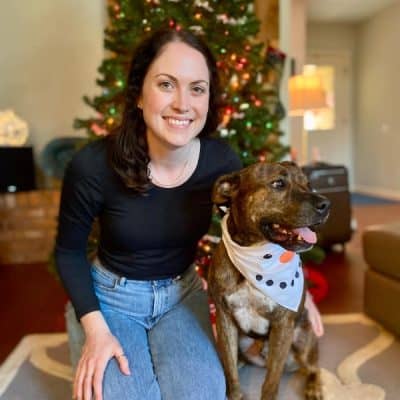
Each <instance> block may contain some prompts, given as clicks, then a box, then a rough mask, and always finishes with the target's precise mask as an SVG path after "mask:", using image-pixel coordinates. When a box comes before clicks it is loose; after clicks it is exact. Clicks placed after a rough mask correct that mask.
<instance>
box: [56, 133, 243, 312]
mask: <svg viewBox="0 0 400 400" xmlns="http://www.w3.org/2000/svg"><path fill="white" fill-rule="evenodd" d="M200 143H201V146H200V156H199V161H198V164H197V167H196V169H195V171H194V173H193V174H192V176H191V177H190V178H189V179H188V180H187V181H186V182H185V183H183V184H182V185H181V186H178V187H175V188H161V187H157V186H152V187H151V188H150V189H149V191H148V192H147V194H146V195H140V194H133V193H132V192H130V191H129V190H128V189H126V188H125V187H124V185H123V183H122V181H121V179H120V178H119V177H118V176H117V175H116V174H115V173H114V171H113V170H112V169H111V167H110V166H109V164H108V161H107V148H106V146H107V141H106V140H104V139H101V140H98V141H95V142H92V143H90V144H88V145H87V146H86V147H84V148H83V149H82V150H80V151H79V152H78V153H77V154H76V155H75V156H74V157H73V159H72V161H71V162H70V164H69V165H68V167H67V170H66V173H65V177H64V182H63V188H62V195H61V204H60V213H59V225H58V234H57V241H56V264H57V269H58V272H59V274H60V277H61V280H62V282H63V284H64V286H65V288H66V290H67V292H68V294H69V296H70V299H71V301H72V304H73V306H74V308H75V311H76V314H77V316H78V318H80V317H82V316H83V315H84V314H86V313H88V312H91V311H95V310H99V304H98V301H97V297H96V295H95V292H94V288H93V283H92V278H91V272H90V263H89V261H88V259H87V255H86V254H87V240H88V236H89V233H90V231H91V227H92V224H93V221H94V219H95V218H96V217H98V218H99V224H100V238H99V247H98V258H99V260H100V261H101V263H102V264H103V265H104V266H106V268H108V269H109V270H110V271H113V272H115V273H116V274H118V275H120V276H124V277H126V278H128V279H136V280H152V279H164V278H169V277H174V276H176V275H179V274H181V273H182V272H183V271H184V270H185V269H186V268H187V267H188V266H189V265H190V264H191V263H192V262H193V260H194V257H195V252H196V247H197V242H198V240H199V239H200V238H201V237H202V236H203V235H204V234H205V233H206V232H207V230H208V228H209V225H210V219H211V210H212V203H211V190H212V185H213V183H214V181H215V180H216V178H218V177H219V176H220V175H223V174H226V173H229V172H232V171H235V170H237V169H239V168H240V167H241V162H240V160H239V158H238V156H237V155H236V153H234V152H233V150H232V149H231V148H230V147H229V146H228V145H227V144H226V143H224V142H222V141H220V140H218V139H211V138H201V139H200Z"/></svg>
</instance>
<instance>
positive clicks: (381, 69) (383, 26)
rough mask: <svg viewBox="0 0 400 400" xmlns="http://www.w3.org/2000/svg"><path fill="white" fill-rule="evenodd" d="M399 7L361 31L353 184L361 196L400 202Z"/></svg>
mask: <svg viewBox="0 0 400 400" xmlns="http://www.w3.org/2000/svg"><path fill="white" fill-rule="evenodd" d="M399 22H400V4H399V3H397V4H395V5H393V6H391V7H389V8H387V9H385V10H383V11H382V12H380V13H379V14H378V15H376V16H375V17H374V18H372V19H370V20H368V21H366V22H364V23H363V24H361V25H360V26H359V29H358V32H357V33H358V37H357V44H358V46H357V57H356V59H357V66H356V77H357V80H356V86H357V91H356V97H357V109H356V118H357V131H356V132H357V133H356V137H355V146H356V149H357V157H356V181H357V184H358V187H359V188H360V189H362V190H364V191H367V192H371V193H376V194H382V195H388V196H390V195H392V196H393V197H397V198H400V163H399V153H400V76H399V71H400V52H399V44H400V23H399Z"/></svg>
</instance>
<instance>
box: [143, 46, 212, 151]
mask: <svg viewBox="0 0 400 400" xmlns="http://www.w3.org/2000/svg"><path fill="white" fill-rule="evenodd" d="M209 75H210V74H209V70H208V67H207V63H206V60H205V58H204V56H203V55H202V54H201V53H200V52H199V51H197V50H195V49H194V48H192V47H190V46H188V45H187V44H185V43H182V42H171V43H168V44H167V45H166V46H165V48H164V49H163V50H162V51H161V53H160V55H159V56H158V57H157V58H156V59H155V60H154V61H153V63H152V64H151V65H150V68H149V70H148V71H147V74H146V76H145V78H144V82H143V87H142V93H141V96H140V98H139V102H138V106H139V107H140V108H141V109H142V110H143V118H144V121H145V123H146V125H147V132H146V134H147V139H148V141H149V143H150V142H154V141H157V142H159V143H160V144H162V145H164V146H167V147H169V148H177V147H181V146H184V145H186V144H187V143H189V142H190V140H191V139H193V138H194V137H196V136H197V135H198V134H199V133H200V132H201V130H202V129H203V127H204V124H205V122H206V119H207V112H208V104H209V96H210V94H209V92H210V90H209V89H210V88H209V86H210V76H209Z"/></svg>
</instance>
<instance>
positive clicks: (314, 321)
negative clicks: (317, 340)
mask: <svg viewBox="0 0 400 400" xmlns="http://www.w3.org/2000/svg"><path fill="white" fill-rule="evenodd" d="M304 307H305V308H306V309H307V311H308V319H309V320H310V323H311V327H312V329H313V331H314V333H315V334H316V335H317V337H321V336H322V335H323V334H324V324H323V323H322V319H321V314H320V312H319V311H318V308H317V306H316V305H315V303H314V300H313V298H312V296H311V294H310V292H308V291H307V292H306V300H305V302H304Z"/></svg>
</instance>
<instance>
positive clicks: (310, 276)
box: [303, 265, 329, 303]
mask: <svg viewBox="0 0 400 400" xmlns="http://www.w3.org/2000/svg"><path fill="white" fill-rule="evenodd" d="M303 271H304V278H305V279H306V280H307V281H308V291H309V292H310V293H311V295H312V297H313V300H314V302H315V303H319V302H320V301H321V300H323V299H324V298H325V297H326V296H327V294H328V290H329V285H328V281H327V280H326V278H325V276H324V275H323V274H321V272H318V271H316V270H315V269H313V268H310V267H309V266H307V265H305V266H304V267H303Z"/></svg>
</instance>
